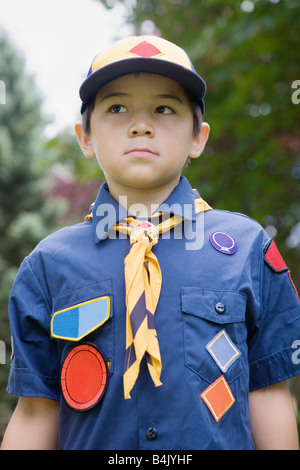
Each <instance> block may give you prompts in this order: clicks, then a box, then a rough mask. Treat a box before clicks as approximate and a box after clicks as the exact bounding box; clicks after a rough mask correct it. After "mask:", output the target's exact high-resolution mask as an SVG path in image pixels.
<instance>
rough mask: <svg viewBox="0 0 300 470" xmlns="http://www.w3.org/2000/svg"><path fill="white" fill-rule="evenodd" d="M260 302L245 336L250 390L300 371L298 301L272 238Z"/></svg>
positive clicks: (265, 257)
mask: <svg viewBox="0 0 300 470" xmlns="http://www.w3.org/2000/svg"><path fill="white" fill-rule="evenodd" d="M260 272H261V282H260V295H259V297H260V305H259V309H258V310H259V313H258V314H257V317H256V324H255V328H253V330H252V334H251V335H250V337H249V339H248V357H249V365H250V391H251V390H256V389H259V388H263V387H267V386H269V385H273V384H275V383H278V382H282V381H283V380H287V379H289V378H290V377H293V376H295V375H298V374H300V360H299V359H298V356H297V354H295V349H294V347H295V344H298V340H299V339H300V301H299V297H298V294H297V291H296V288H295V286H294V284H293V282H292V279H291V274H290V271H289V269H288V267H287V266H286V264H285V262H284V260H283V259H282V257H281V255H280V253H279V251H278V249H277V247H276V245H275V243H274V241H271V242H268V243H267V246H266V247H265V249H264V250H263V255H262V262H261V270H260Z"/></svg>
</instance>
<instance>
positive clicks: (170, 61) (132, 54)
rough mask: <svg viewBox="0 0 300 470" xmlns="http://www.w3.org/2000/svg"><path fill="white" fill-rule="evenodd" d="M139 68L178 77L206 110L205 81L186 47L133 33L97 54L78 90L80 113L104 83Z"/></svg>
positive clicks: (138, 70)
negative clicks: (80, 101)
mask: <svg viewBox="0 0 300 470" xmlns="http://www.w3.org/2000/svg"><path fill="white" fill-rule="evenodd" d="M139 72H147V73H156V74H159V75H163V76H166V77H168V78H172V79H173V80H176V81H177V82H179V83H180V84H181V85H183V86H184V87H185V88H186V89H187V90H188V91H189V92H190V94H191V95H192V96H193V98H194V99H195V100H196V101H197V102H198V103H199V105H200V107H201V111H202V114H204V100H203V98H204V95H205V93H206V84H205V81H204V80H203V78H202V77H200V75H198V74H197V72H196V71H195V68H194V66H193V64H192V62H191V60H190V58H189V56H188V55H187V53H186V52H185V51H184V50H183V49H181V48H180V47H178V46H176V45H175V44H173V43H171V42H169V41H167V40H165V39H163V38H161V37H157V36H130V37H127V38H124V39H121V40H119V41H117V42H115V43H114V44H113V45H112V46H110V47H108V48H107V49H106V50H104V51H102V52H100V53H99V54H97V55H96V57H95V58H94V60H93V62H92V64H91V67H90V69H89V71H88V74H87V77H86V79H85V80H84V82H83V83H82V85H81V87H80V90H79V95H80V98H81V100H82V105H81V113H83V112H84V110H85V108H86V106H87V104H88V102H89V101H90V100H91V99H92V98H93V97H94V96H95V94H96V93H97V91H98V90H99V88H101V87H102V86H103V85H105V84H106V83H108V82H110V81H111V80H114V79H116V78H119V77H122V76H123V75H127V74H131V73H139Z"/></svg>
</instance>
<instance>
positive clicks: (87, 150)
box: [75, 122, 95, 158]
mask: <svg viewBox="0 0 300 470" xmlns="http://www.w3.org/2000/svg"><path fill="white" fill-rule="evenodd" d="M75 132H76V136H77V141H78V144H79V146H80V148H81V151H82V153H83V154H84V156H85V157H86V158H93V157H94V156H95V151H94V147H93V144H92V141H91V138H90V136H89V135H88V134H85V132H84V131H83V128H82V123H81V122H77V123H76V124H75Z"/></svg>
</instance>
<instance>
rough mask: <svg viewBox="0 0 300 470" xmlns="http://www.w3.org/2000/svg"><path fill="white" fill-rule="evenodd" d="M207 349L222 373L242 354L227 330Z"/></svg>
mask: <svg viewBox="0 0 300 470" xmlns="http://www.w3.org/2000/svg"><path fill="white" fill-rule="evenodd" d="M205 347H206V349H207V351H208V352H209V354H210V355H211V356H212V358H213V359H214V361H215V362H216V363H217V365H218V366H219V368H220V369H221V371H222V372H226V371H227V370H228V368H229V367H230V366H231V365H232V364H233V363H234V362H235V361H236V360H237V358H238V357H239V356H240V354H241V353H240V351H239V350H238V348H237V347H236V346H235V345H234V344H233V342H232V341H231V339H230V338H229V336H228V334H227V333H226V331H225V330H222V331H220V332H219V333H218V334H217V335H216V336H215V337H214V338H213V339H212V340H211V341H210V342H209V343H207V345H206V346H205Z"/></svg>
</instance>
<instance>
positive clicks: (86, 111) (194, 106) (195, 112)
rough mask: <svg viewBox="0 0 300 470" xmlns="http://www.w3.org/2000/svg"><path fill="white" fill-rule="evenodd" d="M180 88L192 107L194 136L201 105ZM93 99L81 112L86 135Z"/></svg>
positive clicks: (89, 124)
mask: <svg viewBox="0 0 300 470" xmlns="http://www.w3.org/2000/svg"><path fill="white" fill-rule="evenodd" d="M182 88H183V91H184V93H185V95H186V96H187V98H188V100H189V102H190V105H191V108H192V113H193V136H196V135H198V134H199V132H200V131H201V124H202V111H201V106H200V104H199V103H198V102H197V101H196V100H195V99H194V98H193V96H192V95H191V93H190V92H189V91H188V90H186V89H185V88H184V87H182ZM95 99H96V95H95V96H94V97H93V99H91V100H90V101H89V103H87V105H86V107H85V109H84V111H83V113H82V128H83V132H84V133H85V134H88V135H89V134H90V132H91V116H92V112H93V110H94V107H95Z"/></svg>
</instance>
